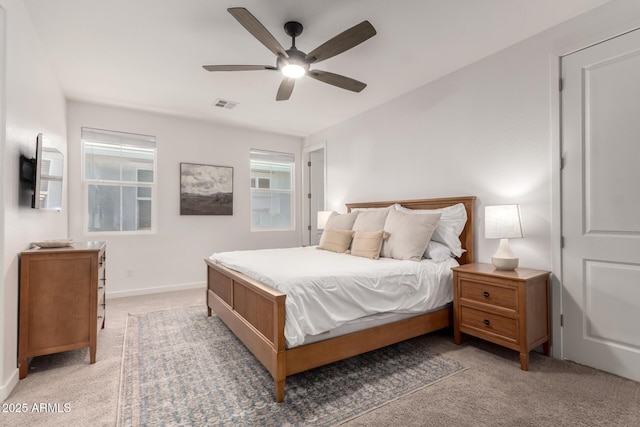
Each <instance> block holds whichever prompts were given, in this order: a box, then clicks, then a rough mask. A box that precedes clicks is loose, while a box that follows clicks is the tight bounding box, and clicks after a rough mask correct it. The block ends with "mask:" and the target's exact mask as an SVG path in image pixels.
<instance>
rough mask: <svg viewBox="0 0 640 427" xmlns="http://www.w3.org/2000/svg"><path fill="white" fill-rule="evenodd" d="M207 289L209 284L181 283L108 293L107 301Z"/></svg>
mask: <svg viewBox="0 0 640 427" xmlns="http://www.w3.org/2000/svg"><path fill="white" fill-rule="evenodd" d="M107 287H108V286H107ZM206 287H207V284H206V283H205V282H194V283H181V284H179V285H169V286H158V287H155V288H141V289H130V290H126V291H113V292H107V293H106V295H105V297H106V298H107V299H112V298H122V297H132V296H136V295H148V294H159V293H163V292H173V291H184V290H189V289H202V290H204V289H205V288H206Z"/></svg>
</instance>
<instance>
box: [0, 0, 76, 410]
mask: <svg viewBox="0 0 640 427" xmlns="http://www.w3.org/2000/svg"><path fill="white" fill-rule="evenodd" d="M0 6H1V7H2V8H3V9H4V10H5V22H4V24H5V25H6V29H5V31H6V33H5V34H4V35H3V38H4V40H6V44H5V52H6V55H5V56H4V60H5V62H3V64H2V65H3V66H2V71H3V73H2V78H3V83H2V86H3V89H4V90H3V91H2V93H3V97H4V98H3V102H4V104H5V105H4V107H5V108H4V112H3V116H4V117H3V121H4V120H6V127H5V129H4V130H5V132H2V133H1V137H2V138H3V141H2V144H0V148H1V149H2V150H1V151H0V155H1V156H2V157H1V162H2V166H1V169H0V170H1V171H2V172H1V174H2V178H1V179H2V184H3V191H2V192H0V194H2V195H3V199H2V200H3V205H4V212H3V214H4V222H3V223H2V230H3V233H0V236H1V237H2V240H1V241H0V245H2V251H1V253H2V262H1V263H0V265H2V270H1V271H2V277H1V280H2V281H1V282H0V298H1V300H0V306H1V309H0V349H1V351H0V401H1V400H4V398H6V396H7V395H8V393H9V392H11V389H12V388H13V387H14V385H15V384H16V382H17V380H18V369H17V366H16V363H17V357H16V355H17V329H18V270H19V253H20V252H21V251H23V250H25V249H28V248H29V244H30V242H33V241H35V240H42V239H54V238H60V237H66V236H67V208H66V200H67V194H66V189H65V190H64V192H63V208H62V212H44V211H39V210H34V209H31V208H30V199H29V197H30V196H29V194H28V193H27V192H24V193H22V194H21V191H20V183H19V159H20V154H24V155H26V156H27V157H33V156H34V154H35V146H36V142H35V141H36V135H37V134H38V132H42V133H44V134H45V136H46V137H47V138H48V139H49V143H50V144H51V145H52V146H55V147H56V148H58V149H59V150H60V151H61V152H62V153H63V154H65V162H66V152H67V143H66V139H67V137H66V121H65V100H64V97H63V95H62V92H61V90H60V87H59V85H58V82H57V80H56V78H55V76H54V74H53V72H52V70H51V68H50V66H49V63H48V60H47V58H46V55H45V54H44V52H43V50H42V47H41V44H40V41H39V39H38V36H37V33H36V30H35V28H34V27H33V25H32V23H31V20H30V18H29V15H28V13H27V10H26V9H25V7H24V5H23V3H22V1H19V0H0ZM65 166H66V165H65ZM64 180H65V181H66V170H65V176H64Z"/></svg>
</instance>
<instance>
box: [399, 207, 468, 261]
mask: <svg viewBox="0 0 640 427" xmlns="http://www.w3.org/2000/svg"><path fill="white" fill-rule="evenodd" d="M396 209H397V210H399V211H400V212H405V213H411V214H434V213H440V214H442V216H441V217H440V222H439V223H438V226H437V227H436V230H435V231H434V232H433V236H432V237H431V240H435V241H436V242H440V243H444V244H445V245H447V246H448V247H449V249H450V250H451V253H452V254H454V255H455V256H457V257H459V256H462V254H463V252H464V251H463V250H462V244H461V243H460V233H462V230H463V229H464V225H465V224H466V223H467V211H466V210H465V208H464V205H463V204H462V203H458V204H457V205H453V206H447V207H446V208H440V209H407V208H405V207H404V206H396Z"/></svg>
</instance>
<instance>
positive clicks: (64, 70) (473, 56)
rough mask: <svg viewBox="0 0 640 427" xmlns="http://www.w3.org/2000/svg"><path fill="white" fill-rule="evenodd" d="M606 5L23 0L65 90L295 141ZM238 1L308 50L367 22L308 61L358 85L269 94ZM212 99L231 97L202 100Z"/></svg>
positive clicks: (267, 61)
mask: <svg viewBox="0 0 640 427" xmlns="http://www.w3.org/2000/svg"><path fill="white" fill-rule="evenodd" d="M608 1H610V0H395V1H389V0H322V1H319V0H315V1H311V0H235V1H233V0H55V1H51V0H24V3H25V4H26V6H27V9H28V11H29V13H30V15H31V17H32V20H33V23H34V26H35V28H36V30H37V31H38V32H39V34H40V38H41V40H42V43H43V46H44V49H45V51H46V54H47V55H48V56H49V58H50V60H51V63H52V66H53V68H54V70H55V73H56V74H57V76H58V79H59V81H60V85H61V87H62V89H63V91H64V94H65V96H66V97H67V98H68V99H71V100H80V101H89V102H95V103H103V104H109V105H115V106H122V107H127V108H134V109H142V110H147V111H154V112H162V113H169V114H175V115H180V116H185V117H193V118H198V119H205V120H210V121H214V122H223V123H228V124H232V125H236V126H243V127H251V128H256V129H261V130H267V131H274V132H279V133H286V134H292V135H298V136H306V135H308V134H310V133H313V132H316V131H319V130H322V129H325V128H327V127H329V126H332V125H334V124H336V123H339V122H341V121H343V120H346V119H348V118H349V117H352V116H354V115H357V114H359V113H361V112H363V111H366V110H368V109H371V108H373V107H375V106H377V105H380V104H382V103H384V102H386V101H388V100H390V99H392V98H395V97H397V96H399V95H402V94H403V93H406V92H408V91H411V90H412V89H415V88H417V87H419V86H422V85H424V84H426V83H428V82H430V81H433V80H435V79H437V78H439V77H441V76H443V75H445V74H448V73H450V72H452V71H454V70H456V69H459V68H461V67H464V66H465V65H467V64H469V63H472V62H474V61H477V60H478V59H481V58H483V57H486V56H488V55H490V54H492V53H494V52H497V51H499V50H501V49H504V48H505V47H508V46H510V45H512V44H514V43H517V42H519V41H521V40H524V39H526V38H528V37H530V36H532V35H534V34H536V33H539V32H541V31H543V30H545V29H547V28H550V27H552V26H554V25H556V24H559V23H560V22H562V21H565V20H567V19H570V18H572V17H574V16H576V15H579V14H581V13H584V12H586V11H588V10H590V9H592V8H594V7H597V6H599V5H601V4H604V3H607V2H608ZM228 7H246V8H247V9H248V10H249V11H250V12H251V13H252V14H253V15H254V16H255V17H256V18H257V19H258V20H259V21H261V22H262V24H263V25H264V26H265V27H266V28H267V29H268V30H269V31H270V32H271V33H272V34H273V35H274V36H275V37H276V39H278V41H280V43H281V44H282V46H283V47H284V48H285V49H288V48H289V47H290V45H291V39H290V38H289V37H288V36H287V35H286V34H285V33H284V30H283V27H282V26H283V25H284V23H285V22H286V21H289V20H296V21H299V22H301V23H302V24H303V25H304V32H303V33H302V35H301V36H300V37H298V38H297V39H296V45H297V47H298V48H299V49H300V50H302V51H305V52H309V51H311V50H312V49H314V48H316V47H317V46H318V45H320V44H322V43H324V42H325V41H326V40H328V39H330V38H332V37H333V36H335V35H337V34H338V33H340V32H342V31H344V30H346V29H347V28H350V27H351V26H353V25H355V24H358V23H359V22H361V21H363V20H365V19H366V20H368V21H370V22H371V23H372V24H373V26H374V27H375V28H376V30H377V32H378V34H377V35H376V36H374V37H373V38H371V39H369V40H368V41H366V42H364V43H362V44H361V45H359V46H356V47H355V48H353V49H351V50H349V51H347V52H344V53H342V54H340V55H338V56H336V57H334V58H331V59H328V60H326V61H324V62H321V63H319V64H317V66H316V67H315V68H318V69H321V70H326V71H331V72H333V73H338V74H343V75H345V76H348V77H352V78H354V79H356V80H360V81H363V82H365V83H367V84H368V86H367V88H366V89H364V91H362V92H361V93H352V92H349V91H345V90H343V89H339V88H336V87H333V86H330V85H327V84H324V83H321V82H319V81H316V80H313V79H310V78H308V77H305V78H302V79H300V80H299V81H298V82H297V83H296V87H295V89H294V91H293V95H292V96H291V99H290V100H288V101H281V102H276V101H275V95H276V91H277V89H278V86H279V84H280V80H281V76H280V75H279V73H274V72H270V71H242V72H216V73H212V72H207V71H205V70H203V68H202V65H217V64H252V65H275V56H274V55H273V54H272V53H271V52H270V51H269V50H267V48H265V47H264V46H263V45H262V44H260V43H259V42H258V41H257V40H255V39H254V38H253V36H251V35H250V34H249V33H248V32H247V31H246V30H245V29H244V28H243V27H242V26H241V25H240V24H239V23H238V22H237V21H236V20H235V19H234V18H233V17H232V16H231V15H230V14H229V13H228V12H227V11H226V9H227V8H228ZM216 98H224V99H227V100H231V101H235V102H238V103H239V105H238V106H237V107H236V108H234V109H232V110H229V109H221V108H216V107H213V106H212V104H213V102H214V100H215V99H216Z"/></svg>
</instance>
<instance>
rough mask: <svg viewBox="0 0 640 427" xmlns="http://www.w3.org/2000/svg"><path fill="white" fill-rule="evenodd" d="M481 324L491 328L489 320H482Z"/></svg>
mask: <svg viewBox="0 0 640 427" xmlns="http://www.w3.org/2000/svg"><path fill="white" fill-rule="evenodd" d="M482 323H484V324H485V325H487V326H491V320H489V319H484V320H483V321H482Z"/></svg>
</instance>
